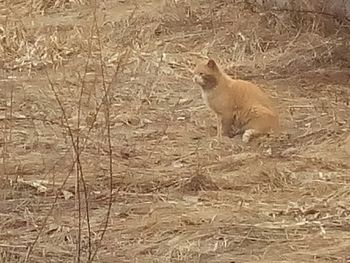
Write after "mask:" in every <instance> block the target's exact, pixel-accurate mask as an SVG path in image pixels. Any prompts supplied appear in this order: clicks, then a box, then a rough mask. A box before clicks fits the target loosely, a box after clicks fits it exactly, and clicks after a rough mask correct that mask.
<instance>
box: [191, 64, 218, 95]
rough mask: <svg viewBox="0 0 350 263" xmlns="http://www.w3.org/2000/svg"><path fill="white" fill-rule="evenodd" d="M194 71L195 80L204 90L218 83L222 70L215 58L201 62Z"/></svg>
mask: <svg viewBox="0 0 350 263" xmlns="http://www.w3.org/2000/svg"><path fill="white" fill-rule="evenodd" d="M193 73H194V77H193V81H194V82H195V83H197V84H199V85H200V86H201V87H202V88H203V89H204V90H209V89H212V88H214V87H215V86H216V85H217V82H218V77H219V76H220V74H221V71H220V68H219V66H218V65H217V64H216V62H215V61H214V60H213V59H209V60H208V61H206V62H201V63H199V64H198V65H197V66H196V68H195V69H194V71H193Z"/></svg>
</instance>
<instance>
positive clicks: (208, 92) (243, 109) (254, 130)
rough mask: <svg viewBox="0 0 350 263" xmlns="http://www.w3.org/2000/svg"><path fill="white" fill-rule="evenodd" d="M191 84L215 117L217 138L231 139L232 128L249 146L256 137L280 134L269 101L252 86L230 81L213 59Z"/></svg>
mask: <svg viewBox="0 0 350 263" xmlns="http://www.w3.org/2000/svg"><path fill="white" fill-rule="evenodd" d="M193 80H194V81H195V82H196V83H197V84H199V85H200V86H201V88H202V96H203V99H204V101H205V102H206V104H207V105H208V106H209V108H210V109H212V110H213V111H214V113H215V114H216V116H217V136H218V137H219V138H221V135H224V136H229V137H231V136H233V135H234V134H233V132H232V126H233V127H234V128H235V129H236V130H238V131H239V132H241V133H243V135H242V140H243V141H244V142H248V141H249V140H250V138H251V137H252V136H254V135H258V134H267V133H270V132H274V133H275V134H278V133H279V131H280V125H279V118H278V114H277V112H276V110H275V108H274V107H273V104H272V102H271V100H270V99H269V98H268V96H266V95H265V94H264V92H263V91H262V90H261V89H260V88H259V87H258V86H257V85H255V84H253V83H251V82H248V81H244V80H238V79H232V78H230V77H229V76H228V75H227V74H226V73H225V72H224V71H223V70H221V69H220V67H219V66H218V65H217V64H216V62H215V61H214V60H212V59H210V60H209V61H207V62H205V63H200V64H198V65H197V67H196V68H195V70H194V78H193Z"/></svg>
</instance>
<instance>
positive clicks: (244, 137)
mask: <svg viewBox="0 0 350 263" xmlns="http://www.w3.org/2000/svg"><path fill="white" fill-rule="evenodd" d="M253 134H255V130H253V129H249V130H246V131H245V132H244V133H243V135H242V141H243V142H244V143H248V142H249V141H250V138H251V137H252V135H253Z"/></svg>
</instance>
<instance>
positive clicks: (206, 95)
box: [202, 91, 234, 114]
mask: <svg viewBox="0 0 350 263" xmlns="http://www.w3.org/2000/svg"><path fill="white" fill-rule="evenodd" d="M202 98H203V100H204V102H205V104H206V105H207V106H208V107H209V108H210V109H212V110H213V111H214V112H215V113H217V114H224V113H228V111H232V107H233V106H234V105H233V103H232V99H231V98H230V97H229V95H228V94H217V93H215V92H210V91H209V92H205V91H202Z"/></svg>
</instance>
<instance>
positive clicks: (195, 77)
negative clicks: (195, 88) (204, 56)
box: [193, 75, 203, 84]
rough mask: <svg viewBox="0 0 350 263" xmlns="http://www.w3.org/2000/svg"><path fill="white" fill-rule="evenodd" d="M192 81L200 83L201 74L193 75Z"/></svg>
mask: <svg viewBox="0 0 350 263" xmlns="http://www.w3.org/2000/svg"><path fill="white" fill-rule="evenodd" d="M193 81H194V82H195V83H198V84H202V83H203V78H202V77H201V76H199V75H194V77H193Z"/></svg>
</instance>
